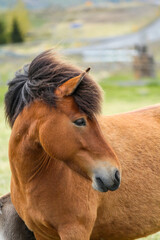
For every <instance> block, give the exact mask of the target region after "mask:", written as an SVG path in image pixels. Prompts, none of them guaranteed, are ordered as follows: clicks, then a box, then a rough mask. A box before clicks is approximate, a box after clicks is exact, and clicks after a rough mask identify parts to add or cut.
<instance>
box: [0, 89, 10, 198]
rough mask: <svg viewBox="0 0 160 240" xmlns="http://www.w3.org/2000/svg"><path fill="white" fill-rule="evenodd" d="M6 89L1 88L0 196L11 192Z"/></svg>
mask: <svg viewBox="0 0 160 240" xmlns="http://www.w3.org/2000/svg"><path fill="white" fill-rule="evenodd" d="M6 90H7V88H6V87H2V86H1V87H0V195H3V194H5V193H7V192H9V189H10V187H9V185H10V168H9V162H8V140H9V135H10V128H9V126H8V125H7V124H6V123H5V120H4V119H5V118H4V105H3V100H4V94H5V92H6Z"/></svg>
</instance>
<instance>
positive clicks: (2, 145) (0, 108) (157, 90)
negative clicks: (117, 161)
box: [0, 76, 160, 240]
mask: <svg viewBox="0 0 160 240" xmlns="http://www.w3.org/2000/svg"><path fill="white" fill-rule="evenodd" d="M117 78H118V77H111V78H109V79H107V80H106V79H104V80H103V81H101V82H100V85H101V86H102V88H103V90H104V104H103V113H105V114H114V113H119V112H125V111H129V110H133V109H136V108H139V107H143V106H147V105H151V104H154V103H158V102H160V86H159V85H158V80H157V81H156V82H154V84H149V85H146V86H141V87H136V86H125V87H124V86H118V84H116V83H118V82H117V81H118V80H117ZM120 78H121V79H123V81H127V79H126V78H125V77H124V76H121V77H120ZM6 90H7V88H6V87H3V86H1V87H0V195H3V194H5V193H7V192H8V191H9V185H10V170H9V163H8V156H7V152H8V150H7V149H8V140H9V135H10V128H9V126H8V125H7V123H5V119H4V105H3V100H4V94H5V92H6ZM144 239H145V240H151V239H152V240H159V239H160V233H157V234H154V235H151V236H149V237H147V238H144Z"/></svg>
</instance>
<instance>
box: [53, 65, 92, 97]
mask: <svg viewBox="0 0 160 240" xmlns="http://www.w3.org/2000/svg"><path fill="white" fill-rule="evenodd" d="M89 71H90V68H87V69H86V71H85V72H83V73H81V74H80V75H78V76H76V77H74V78H70V79H69V80H68V81H66V82H65V83H63V84H62V85H61V86H59V87H58V88H57V89H56V90H55V95H56V96H57V97H64V96H69V95H71V94H72V93H73V92H74V91H75V89H76V88H77V87H78V85H79V84H80V82H81V81H82V79H83V78H84V76H85V75H86V73H87V72H89Z"/></svg>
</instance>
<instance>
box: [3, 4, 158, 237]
mask: <svg viewBox="0 0 160 240" xmlns="http://www.w3.org/2000/svg"><path fill="white" fill-rule="evenodd" d="M49 48H54V49H55V51H57V52H58V53H60V54H61V55H62V56H63V58H65V59H66V60H67V61H69V62H71V63H73V64H76V65H78V66H79V67H81V68H82V69H86V68H87V67H91V70H92V71H91V72H90V74H91V75H92V76H93V78H94V79H95V80H96V81H97V82H98V83H99V84H100V85H101V87H102V88H103V90H104V104H103V114H114V113H119V112H125V111H129V110H134V109H136V108H139V107H144V106H147V105H151V104H154V103H158V102H160V0H135V1H133V0H92V1H85V0H77V1H74V0H67V1H66V0H45V1H43V0H37V1H33V0H0V195H2V194H5V193H7V192H8V191H9V184H10V170H9V163H8V156H7V151H8V150H7V148H8V139H9V135H10V128H9V127H8V125H7V123H5V118H4V105H3V101H4V94H5V92H6V91H7V86H6V85H7V81H8V80H11V79H12V78H13V77H14V73H15V71H17V70H18V69H20V68H21V67H22V66H23V65H24V64H26V63H29V62H30V61H31V60H32V59H33V58H34V57H35V56H36V55H37V54H39V53H40V52H42V51H44V50H47V49H49ZM145 239H154V240H156V239H157V240H159V239H160V234H156V235H152V236H150V237H148V238H145Z"/></svg>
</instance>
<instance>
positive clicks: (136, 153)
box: [0, 105, 160, 240]
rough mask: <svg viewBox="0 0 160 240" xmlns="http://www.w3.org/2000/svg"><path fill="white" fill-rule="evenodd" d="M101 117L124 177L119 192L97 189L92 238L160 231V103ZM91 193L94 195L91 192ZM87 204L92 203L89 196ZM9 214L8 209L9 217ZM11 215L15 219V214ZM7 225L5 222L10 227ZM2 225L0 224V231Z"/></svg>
mask: <svg viewBox="0 0 160 240" xmlns="http://www.w3.org/2000/svg"><path fill="white" fill-rule="evenodd" d="M98 121H99V123H100V126H101V129H102V131H103V133H104V135H105V138H106V140H107V141H109V142H110V143H111V144H112V146H113V148H114V149H115V151H116V153H117V156H118V158H119V159H120V162H121V164H122V167H123V180H122V184H121V187H120V189H119V190H118V191H116V192H109V193H107V194H101V193H98V192H95V196H96V195H97V198H99V199H101V201H99V204H98V207H97V216H96V222H95V225H94V227H93V232H92V235H91V239H92V240H100V239H105V240H133V239H135V238H136V239H137V238H140V237H144V236H147V235H149V234H152V233H155V232H157V231H160V191H159V189H160V174H159V173H160V147H159V146H160V105H155V106H153V107H148V108H146V109H141V110H139V111H134V112H130V113H124V114H119V115H114V116H108V117H100V118H99V119H98ZM91 191H93V190H92V189H91V188H90V192H91ZM88 197H89V198H91V197H93V195H91V193H90V194H89V195H88ZM48 204H49V203H48ZM87 204H88V207H92V205H91V206H90V204H89V201H88V200H87ZM92 204H93V205H94V204H95V198H93V199H92ZM79 211H80V212H81V211H82V209H79ZM2 213H3V209H2ZM8 215H9V214H7V211H6V219H7V217H9V216H8ZM1 216H3V215H0V218H1ZM55 217H56V216H55ZM11 218H12V219H10V221H11V222H14V220H15V217H11ZM16 219H18V216H17V217H16ZM0 222H1V221H0ZM16 223H17V221H16ZM17 224H18V223H17ZM8 226H10V225H7V224H6V229H8V231H9V229H10V227H8ZM24 226H25V225H24ZM3 228H4V227H3V226H2V225H0V232H1V230H2V229H3ZM14 229H15V228H14ZM14 229H12V230H13V231H14ZM16 229H18V228H16ZM10 233H11V231H10ZM19 233H20V234H24V237H25V236H26V232H25V231H24V228H21V229H19ZM12 234H13V233H12ZM10 239H12V238H6V239H5V240H10ZM17 239H18V238H17ZM22 239H23V238H22ZM24 239H25V238H24ZM28 240H30V238H28Z"/></svg>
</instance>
